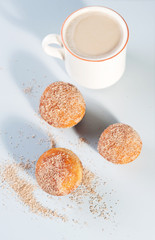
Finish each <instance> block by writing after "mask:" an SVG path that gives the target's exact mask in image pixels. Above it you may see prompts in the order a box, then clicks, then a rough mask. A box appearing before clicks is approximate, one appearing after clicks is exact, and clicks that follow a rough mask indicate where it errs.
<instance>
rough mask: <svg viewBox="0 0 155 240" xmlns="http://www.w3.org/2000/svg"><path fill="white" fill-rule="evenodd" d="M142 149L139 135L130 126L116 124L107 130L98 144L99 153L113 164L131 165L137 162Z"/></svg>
mask: <svg viewBox="0 0 155 240" xmlns="http://www.w3.org/2000/svg"><path fill="white" fill-rule="evenodd" d="M141 149H142V141H141V139H140V136H139V134H138V133H137V132H136V131H135V130H134V129H133V128H132V127H130V126H128V125H126V124H123V123H116V124H112V125H110V126H109V127H108V128H106V129H105V130H104V131H103V133H102V134H101V136H100V139H99V142H98V151H99V153H100V154H101V155H102V156H103V157H104V158H105V159H106V160H108V161H110V162H113V163H117V164H118V163H119V164H124V163H129V162H132V161H133V160H135V159H136V158H137V157H138V156H139V154H140V152H141Z"/></svg>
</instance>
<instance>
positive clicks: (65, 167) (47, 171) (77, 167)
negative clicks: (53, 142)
mask: <svg viewBox="0 0 155 240" xmlns="http://www.w3.org/2000/svg"><path fill="white" fill-rule="evenodd" d="M82 172H83V168H82V164H81V161H80V160H79V158H78V157H77V156H76V155H75V154H74V153H73V152H72V151H70V150H68V149H65V148H52V149H50V150H48V151H47V152H45V153H43V154H42V155H41V157H40V158H39V159H38V161H37V163H36V171H35V175H36V179H37V182H38V184H39V186H40V187H41V188H42V189H43V190H44V191H45V192H47V193H49V194H52V195H56V196H63V195H67V194H69V193H71V192H73V191H74V190H75V189H76V188H77V187H78V186H79V185H80V184H81V183H82Z"/></svg>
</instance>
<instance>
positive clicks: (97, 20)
mask: <svg viewBox="0 0 155 240" xmlns="http://www.w3.org/2000/svg"><path fill="white" fill-rule="evenodd" d="M121 34H122V30H121V27H120V24H119V23H118V22H117V21H116V20H115V19H114V18H112V17H111V16H109V15H107V14H106V13H101V12H96V11H94V12H88V13H83V14H80V15H79V16H77V17H75V18H74V19H73V20H71V21H70V23H69V24H68V26H67V29H66V33H65V39H66V43H67V45H68V47H69V49H70V50H71V51H72V52H73V53H75V54H77V55H79V56H80V57H84V58H92V59H100V58H102V57H105V56H106V55H107V54H110V53H112V52H113V51H115V49H116V48H117V47H118V45H119V44H120V41H121Z"/></svg>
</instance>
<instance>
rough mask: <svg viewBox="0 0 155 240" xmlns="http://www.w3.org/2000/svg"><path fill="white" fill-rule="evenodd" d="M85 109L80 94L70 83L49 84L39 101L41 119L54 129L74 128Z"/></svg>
mask: <svg viewBox="0 0 155 240" xmlns="http://www.w3.org/2000/svg"><path fill="white" fill-rule="evenodd" d="M85 109H86V104H85V101H84V99H83V96H82V94H81V93H80V91H79V90H78V89H77V88H76V87H75V86H73V85H72V84H70V83H65V82H54V83H52V84H50V85H49V86H48V87H47V88H46V89H45V91H44V92H43V94H42V96H41V99H40V106H39V111H40V114H41V117H42V118H43V119H44V120H45V121H46V122H47V123H49V124H50V125H52V126H53V127H56V128H69V127H73V126H75V125H76V124H78V123H79V122H80V121H81V120H82V118H83V117H84V115H85Z"/></svg>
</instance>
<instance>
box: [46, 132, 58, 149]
mask: <svg viewBox="0 0 155 240" xmlns="http://www.w3.org/2000/svg"><path fill="white" fill-rule="evenodd" d="M48 136H49V139H50V143H51V148H55V147H56V142H55V140H54V138H53V136H52V134H51V133H50V132H49V133H48Z"/></svg>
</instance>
